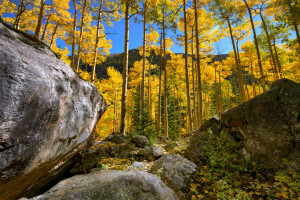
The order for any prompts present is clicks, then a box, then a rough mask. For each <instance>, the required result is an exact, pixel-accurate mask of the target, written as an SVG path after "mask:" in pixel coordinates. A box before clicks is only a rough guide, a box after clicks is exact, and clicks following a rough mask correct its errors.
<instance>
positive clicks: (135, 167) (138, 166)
mask: <svg viewBox="0 0 300 200" xmlns="http://www.w3.org/2000/svg"><path fill="white" fill-rule="evenodd" d="M129 170H139V171H141V170H145V166H144V164H143V163H141V162H137V161H135V162H134V163H133V164H132V165H131V166H130V167H129Z"/></svg>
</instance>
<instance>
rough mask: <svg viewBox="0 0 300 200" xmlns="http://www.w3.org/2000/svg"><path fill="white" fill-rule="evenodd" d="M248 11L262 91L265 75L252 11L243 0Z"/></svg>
mask: <svg viewBox="0 0 300 200" xmlns="http://www.w3.org/2000/svg"><path fill="white" fill-rule="evenodd" d="M243 1H244V3H245V5H246V7H247V10H248V13H249V17H250V22H251V27H252V31H253V38H254V44H255V49H256V54H257V60H258V66H259V70H260V76H261V77H260V79H261V82H262V86H263V91H264V92H265V91H266V87H265V82H266V81H265V77H264V72H263V68H262V64H261V58H260V52H259V47H258V42H257V38H256V31H255V26H254V22H253V18H252V13H251V9H250V7H249V5H248V3H247V0H243Z"/></svg>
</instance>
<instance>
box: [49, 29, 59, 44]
mask: <svg viewBox="0 0 300 200" xmlns="http://www.w3.org/2000/svg"><path fill="white" fill-rule="evenodd" d="M57 29H58V23H56V25H55V28H54V30H53V34H52V36H51V42H50V45H49V48H50V49H51V47H52V44H53V41H54V36H55V34H56V31H57Z"/></svg>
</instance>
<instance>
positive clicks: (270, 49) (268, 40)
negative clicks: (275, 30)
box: [259, 11, 278, 79]
mask: <svg viewBox="0 0 300 200" xmlns="http://www.w3.org/2000/svg"><path fill="white" fill-rule="evenodd" d="M259 16H260V18H261V22H262V25H263V27H264V30H265V33H266V36H267V42H268V47H269V51H270V54H271V58H272V61H273V64H274V72H275V77H276V79H278V70H277V63H276V60H275V57H274V54H273V50H272V45H271V40H270V36H269V32H268V28H267V25H266V23H265V20H264V17H263V16H262V14H261V11H260V12H259Z"/></svg>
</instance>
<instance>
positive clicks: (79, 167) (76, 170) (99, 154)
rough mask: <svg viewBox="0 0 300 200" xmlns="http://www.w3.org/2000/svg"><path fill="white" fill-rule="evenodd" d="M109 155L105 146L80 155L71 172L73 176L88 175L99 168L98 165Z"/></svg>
mask: <svg viewBox="0 0 300 200" xmlns="http://www.w3.org/2000/svg"><path fill="white" fill-rule="evenodd" d="M107 156H108V154H107V153H106V151H105V148H104V147H103V146H100V147H98V148H90V149H89V150H88V151H87V152H84V153H82V154H81V155H79V158H78V160H77V162H76V164H74V166H73V167H72V169H71V170H70V172H71V173H72V174H86V173H89V172H90V170H91V169H92V168H94V167H97V163H98V162H99V161H100V160H101V159H102V158H104V157H107Z"/></svg>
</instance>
